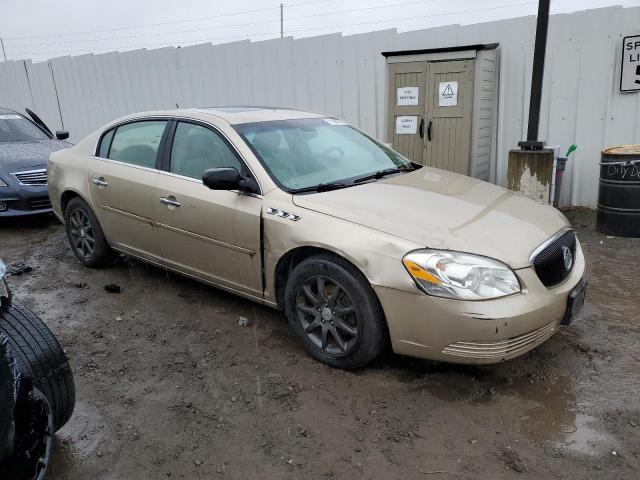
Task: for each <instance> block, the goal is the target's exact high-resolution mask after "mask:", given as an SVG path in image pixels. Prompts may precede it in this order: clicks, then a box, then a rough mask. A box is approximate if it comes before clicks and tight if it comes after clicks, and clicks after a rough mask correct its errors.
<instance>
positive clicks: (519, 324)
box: [374, 246, 585, 364]
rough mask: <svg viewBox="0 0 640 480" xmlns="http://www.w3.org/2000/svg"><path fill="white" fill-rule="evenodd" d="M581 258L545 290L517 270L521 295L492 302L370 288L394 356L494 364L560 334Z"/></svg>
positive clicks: (529, 270) (582, 267)
mask: <svg viewBox="0 0 640 480" xmlns="http://www.w3.org/2000/svg"><path fill="white" fill-rule="evenodd" d="M584 272H585V263H584V256H583V254H582V250H581V249H580V247H579V246H578V247H577V250H576V262H575V265H574V268H573V271H572V272H571V275H570V276H569V278H568V279H567V280H566V281H565V282H564V283H562V284H561V285H558V286H557V287H554V288H552V289H547V288H546V287H545V286H544V285H542V283H541V282H540V280H539V279H538V277H537V275H536V273H535V271H534V270H533V268H523V269H520V270H516V274H517V275H518V277H519V279H520V282H521V284H522V287H523V290H522V292H521V293H519V294H516V295H511V296H509V297H504V298H499V299H496V300H485V301H476V302H470V301H460V300H449V299H444V298H437V297H432V296H428V295H424V294H422V293H420V292H418V290H417V288H416V291H415V292H408V291H404V290H397V289H393V288H387V287H380V286H374V289H375V291H376V293H377V295H378V298H379V299H380V302H381V304H382V308H383V310H384V312H385V315H386V318H387V323H388V325H389V333H390V335H391V344H392V347H393V350H394V352H396V353H398V354H402V355H409V356H412V357H419V358H427V359H431V360H440V361H446V362H451V363H473V364H481V363H497V362H500V361H503V360H508V359H510V358H514V357H517V356H519V355H522V354H524V353H526V352H528V351H529V350H531V349H533V348H535V347H537V346H538V345H540V344H541V343H543V342H544V341H545V340H547V339H548V338H549V337H551V336H552V335H553V334H554V333H555V332H556V331H557V330H558V328H559V325H560V321H561V320H562V318H563V317H564V314H565V312H566V309H567V302H568V297H569V294H570V293H571V291H572V290H573V288H574V287H575V286H576V285H578V283H579V282H580V281H581V280H582V278H583V276H584Z"/></svg>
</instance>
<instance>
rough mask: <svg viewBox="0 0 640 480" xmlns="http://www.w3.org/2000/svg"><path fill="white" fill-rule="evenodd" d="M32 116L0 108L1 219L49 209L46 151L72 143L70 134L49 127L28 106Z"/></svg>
mask: <svg viewBox="0 0 640 480" xmlns="http://www.w3.org/2000/svg"><path fill="white" fill-rule="evenodd" d="M27 113H28V114H29V115H30V117H31V119H28V118H27V117H25V116H24V115H21V114H20V113H18V112H15V111H13V110H8V109H5V108H0V218H2V217H21V216H26V215H37V214H42V213H49V212H51V202H50V201H49V192H48V188H47V160H48V158H49V154H50V153H52V152H55V151H57V150H61V149H63V148H68V147H70V146H71V144H70V143H68V142H65V141H63V140H65V139H67V138H68V137H69V133H68V132H65V131H58V132H56V134H55V135H54V134H53V133H52V132H51V130H49V128H48V127H47V126H46V125H45V124H44V122H42V120H40V118H38V116H37V115H36V114H34V113H33V112H31V111H30V110H28V109H27Z"/></svg>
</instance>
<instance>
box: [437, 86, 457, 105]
mask: <svg viewBox="0 0 640 480" xmlns="http://www.w3.org/2000/svg"><path fill="white" fill-rule="evenodd" d="M438 106H440V107H457V106H458V82H454V81H451V82H440V88H438Z"/></svg>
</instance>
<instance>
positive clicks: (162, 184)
mask: <svg viewBox="0 0 640 480" xmlns="http://www.w3.org/2000/svg"><path fill="white" fill-rule="evenodd" d="M165 156H166V159H165V170H167V171H165V172H162V173H160V176H159V178H158V184H157V187H158V189H157V194H156V197H155V198H154V204H155V210H156V213H155V218H157V221H158V224H159V232H158V239H159V240H160V242H161V244H162V256H163V262H164V263H165V264H166V265H167V266H169V267H171V268H174V269H176V270H179V271H181V272H183V273H186V274H189V275H193V276H195V277H198V278H201V279H204V280H207V281H210V282H213V283H215V284H218V285H222V286H226V287H228V288H231V289H233V290H239V291H242V292H245V293H249V294H251V295H255V296H262V269H261V257H260V216H261V211H262V198H261V197H260V196H259V195H247V194H242V193H239V192H238V191H220V190H210V189H209V188H207V187H205V186H204V185H203V183H202V174H203V173H204V171H205V170H207V169H209V168H218V167H234V168H236V169H237V170H238V171H239V172H240V173H241V174H243V175H246V174H247V167H246V165H245V163H244V161H243V160H242V159H241V158H240V156H239V155H238V153H237V152H236V150H235V149H234V148H233V146H232V145H231V144H230V143H229V141H228V140H227V139H226V138H225V137H224V136H223V135H222V134H221V133H220V132H219V131H217V130H216V129H214V128H213V127H211V126H209V125H206V124H202V123H198V122H192V121H185V120H180V121H176V122H174V126H173V127H172V128H171V132H170V134H169V137H168V140H167V147H166V152H165Z"/></svg>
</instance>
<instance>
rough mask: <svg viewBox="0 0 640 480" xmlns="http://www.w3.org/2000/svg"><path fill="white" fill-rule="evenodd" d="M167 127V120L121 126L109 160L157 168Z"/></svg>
mask: <svg viewBox="0 0 640 480" xmlns="http://www.w3.org/2000/svg"><path fill="white" fill-rule="evenodd" d="M166 125H167V122H166V120H145V121H140V122H133V123H127V124H125V125H120V126H119V127H118V128H117V129H116V133H115V135H114V136H113V141H112V142H111V149H110V150H109V157H108V158H110V159H111V160H118V161H120V162H126V163H130V164H132V165H139V166H141V167H148V168H155V167H156V155H157V154H158V148H159V147H160V140H161V139H162V134H163V132H164V129H165V127H166ZM101 147H102V145H101Z"/></svg>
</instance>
